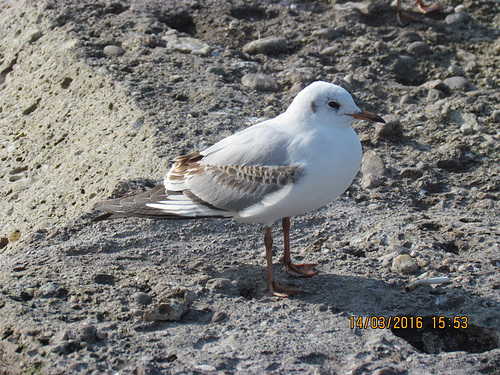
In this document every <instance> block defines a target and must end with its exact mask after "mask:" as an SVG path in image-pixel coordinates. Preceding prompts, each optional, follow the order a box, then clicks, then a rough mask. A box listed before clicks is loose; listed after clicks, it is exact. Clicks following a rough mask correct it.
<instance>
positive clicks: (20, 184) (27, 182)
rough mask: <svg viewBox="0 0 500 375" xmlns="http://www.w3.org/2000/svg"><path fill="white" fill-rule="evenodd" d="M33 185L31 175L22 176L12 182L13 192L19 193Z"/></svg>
mask: <svg viewBox="0 0 500 375" xmlns="http://www.w3.org/2000/svg"><path fill="white" fill-rule="evenodd" d="M31 185H33V180H32V179H31V178H30V177H27V178H22V179H20V180H17V181H15V182H13V183H12V186H11V189H12V192H14V193H17V192H19V191H23V190H26V189H29V188H30V187H31Z"/></svg>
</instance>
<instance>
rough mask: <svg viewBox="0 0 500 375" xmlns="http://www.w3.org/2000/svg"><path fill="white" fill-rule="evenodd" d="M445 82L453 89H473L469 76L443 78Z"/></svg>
mask: <svg viewBox="0 0 500 375" xmlns="http://www.w3.org/2000/svg"><path fill="white" fill-rule="evenodd" d="M443 83H444V84H445V85H446V86H448V87H449V88H450V89H452V90H461V91H469V90H471V89H472V85H471V84H470V83H469V81H468V80H467V78H464V77H461V76H454V77H449V78H446V79H444V80H443Z"/></svg>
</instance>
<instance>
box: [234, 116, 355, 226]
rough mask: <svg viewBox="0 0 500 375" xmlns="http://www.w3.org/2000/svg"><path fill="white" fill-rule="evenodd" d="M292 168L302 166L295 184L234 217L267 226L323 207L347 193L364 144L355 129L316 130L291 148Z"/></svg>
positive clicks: (326, 128) (299, 139) (298, 137)
mask: <svg viewBox="0 0 500 375" xmlns="http://www.w3.org/2000/svg"><path fill="white" fill-rule="evenodd" d="M288 153H289V155H290V160H289V163H290V164H301V165H303V172H302V174H301V175H300V176H299V178H298V179H297V181H296V182H295V183H294V184H291V185H289V186H286V187H285V188H283V189H281V190H279V191H277V192H275V193H272V194H270V195H268V196H266V197H265V198H264V199H263V200H262V201H261V202H259V203H257V204H254V205H253V206H250V207H248V208H246V209H244V210H242V211H240V212H238V214H237V215H236V216H235V217H234V219H235V220H238V221H242V222H253V223H264V224H267V225H270V224H271V223H273V222H274V221H276V220H278V219H281V218H283V217H287V216H293V215H299V214H303V213H306V212H308V211H311V210H315V209H317V208H320V207H323V206H325V205H327V204H329V203H330V202H331V201H333V200H334V199H336V198H337V197H338V196H339V195H341V194H342V193H343V192H345V191H346V190H347V188H348V187H349V186H350V185H351V183H352V180H353V179H354V177H355V176H356V174H357V173H358V170H359V167H360V165H361V156H362V151H361V144H360V142H359V138H358V136H357V135H356V132H355V131H354V129H353V128H352V127H350V126H349V127H346V128H334V127H330V126H328V127H327V126H323V127H317V128H315V129H311V130H309V131H307V132H304V133H303V134H301V135H296V136H295V139H294V141H293V142H291V143H290V145H289V148H288Z"/></svg>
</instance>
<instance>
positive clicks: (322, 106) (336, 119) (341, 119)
mask: <svg viewBox="0 0 500 375" xmlns="http://www.w3.org/2000/svg"><path fill="white" fill-rule="evenodd" d="M287 112H290V114H291V115H292V116H296V117H297V118H302V119H307V120H310V121H313V122H315V123H322V124H326V125H330V126H334V127H339V128H347V127H349V126H351V124H352V123H353V122H354V121H355V120H356V119H358V120H366V121H375V122H384V123H385V121H384V120H383V119H382V118H381V117H380V116H378V115H376V114H374V113H371V112H368V111H363V110H361V109H359V108H358V106H357V105H356V103H354V100H353V99H352V96H351V94H349V92H347V91H346V90H345V89H343V88H342V87H340V86H337V85H334V84H333V83H328V82H322V81H317V82H313V83H311V84H310V85H309V86H307V87H306V88H305V89H303V90H302V91H301V92H299V93H298V94H297V96H296V97H295V99H294V100H293V102H292V104H290V107H288V110H287ZM308 122H309V121H308Z"/></svg>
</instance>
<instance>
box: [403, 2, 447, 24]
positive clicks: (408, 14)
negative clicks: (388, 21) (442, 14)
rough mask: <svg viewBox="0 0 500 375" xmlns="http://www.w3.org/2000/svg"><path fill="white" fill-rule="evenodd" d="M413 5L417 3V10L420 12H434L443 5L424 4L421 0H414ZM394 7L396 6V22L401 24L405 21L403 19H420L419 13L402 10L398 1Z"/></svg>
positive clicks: (442, 7)
mask: <svg viewBox="0 0 500 375" xmlns="http://www.w3.org/2000/svg"><path fill="white" fill-rule="evenodd" d="M415 5H417V7H418V10H419V11H420V13H422V14H429V13H434V12H438V11H440V10H443V9H444V5H442V4H431V5H424V3H423V2H422V0H415ZM396 8H397V17H398V23H399V24H400V25H402V26H405V25H406V23H405V22H404V21H403V20H404V19H406V20H409V21H410V22H411V21H418V20H419V19H420V17H419V15H418V14H417V13H414V12H407V11H405V10H402V9H401V5H400V2H399V1H398V3H397V6H396Z"/></svg>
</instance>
